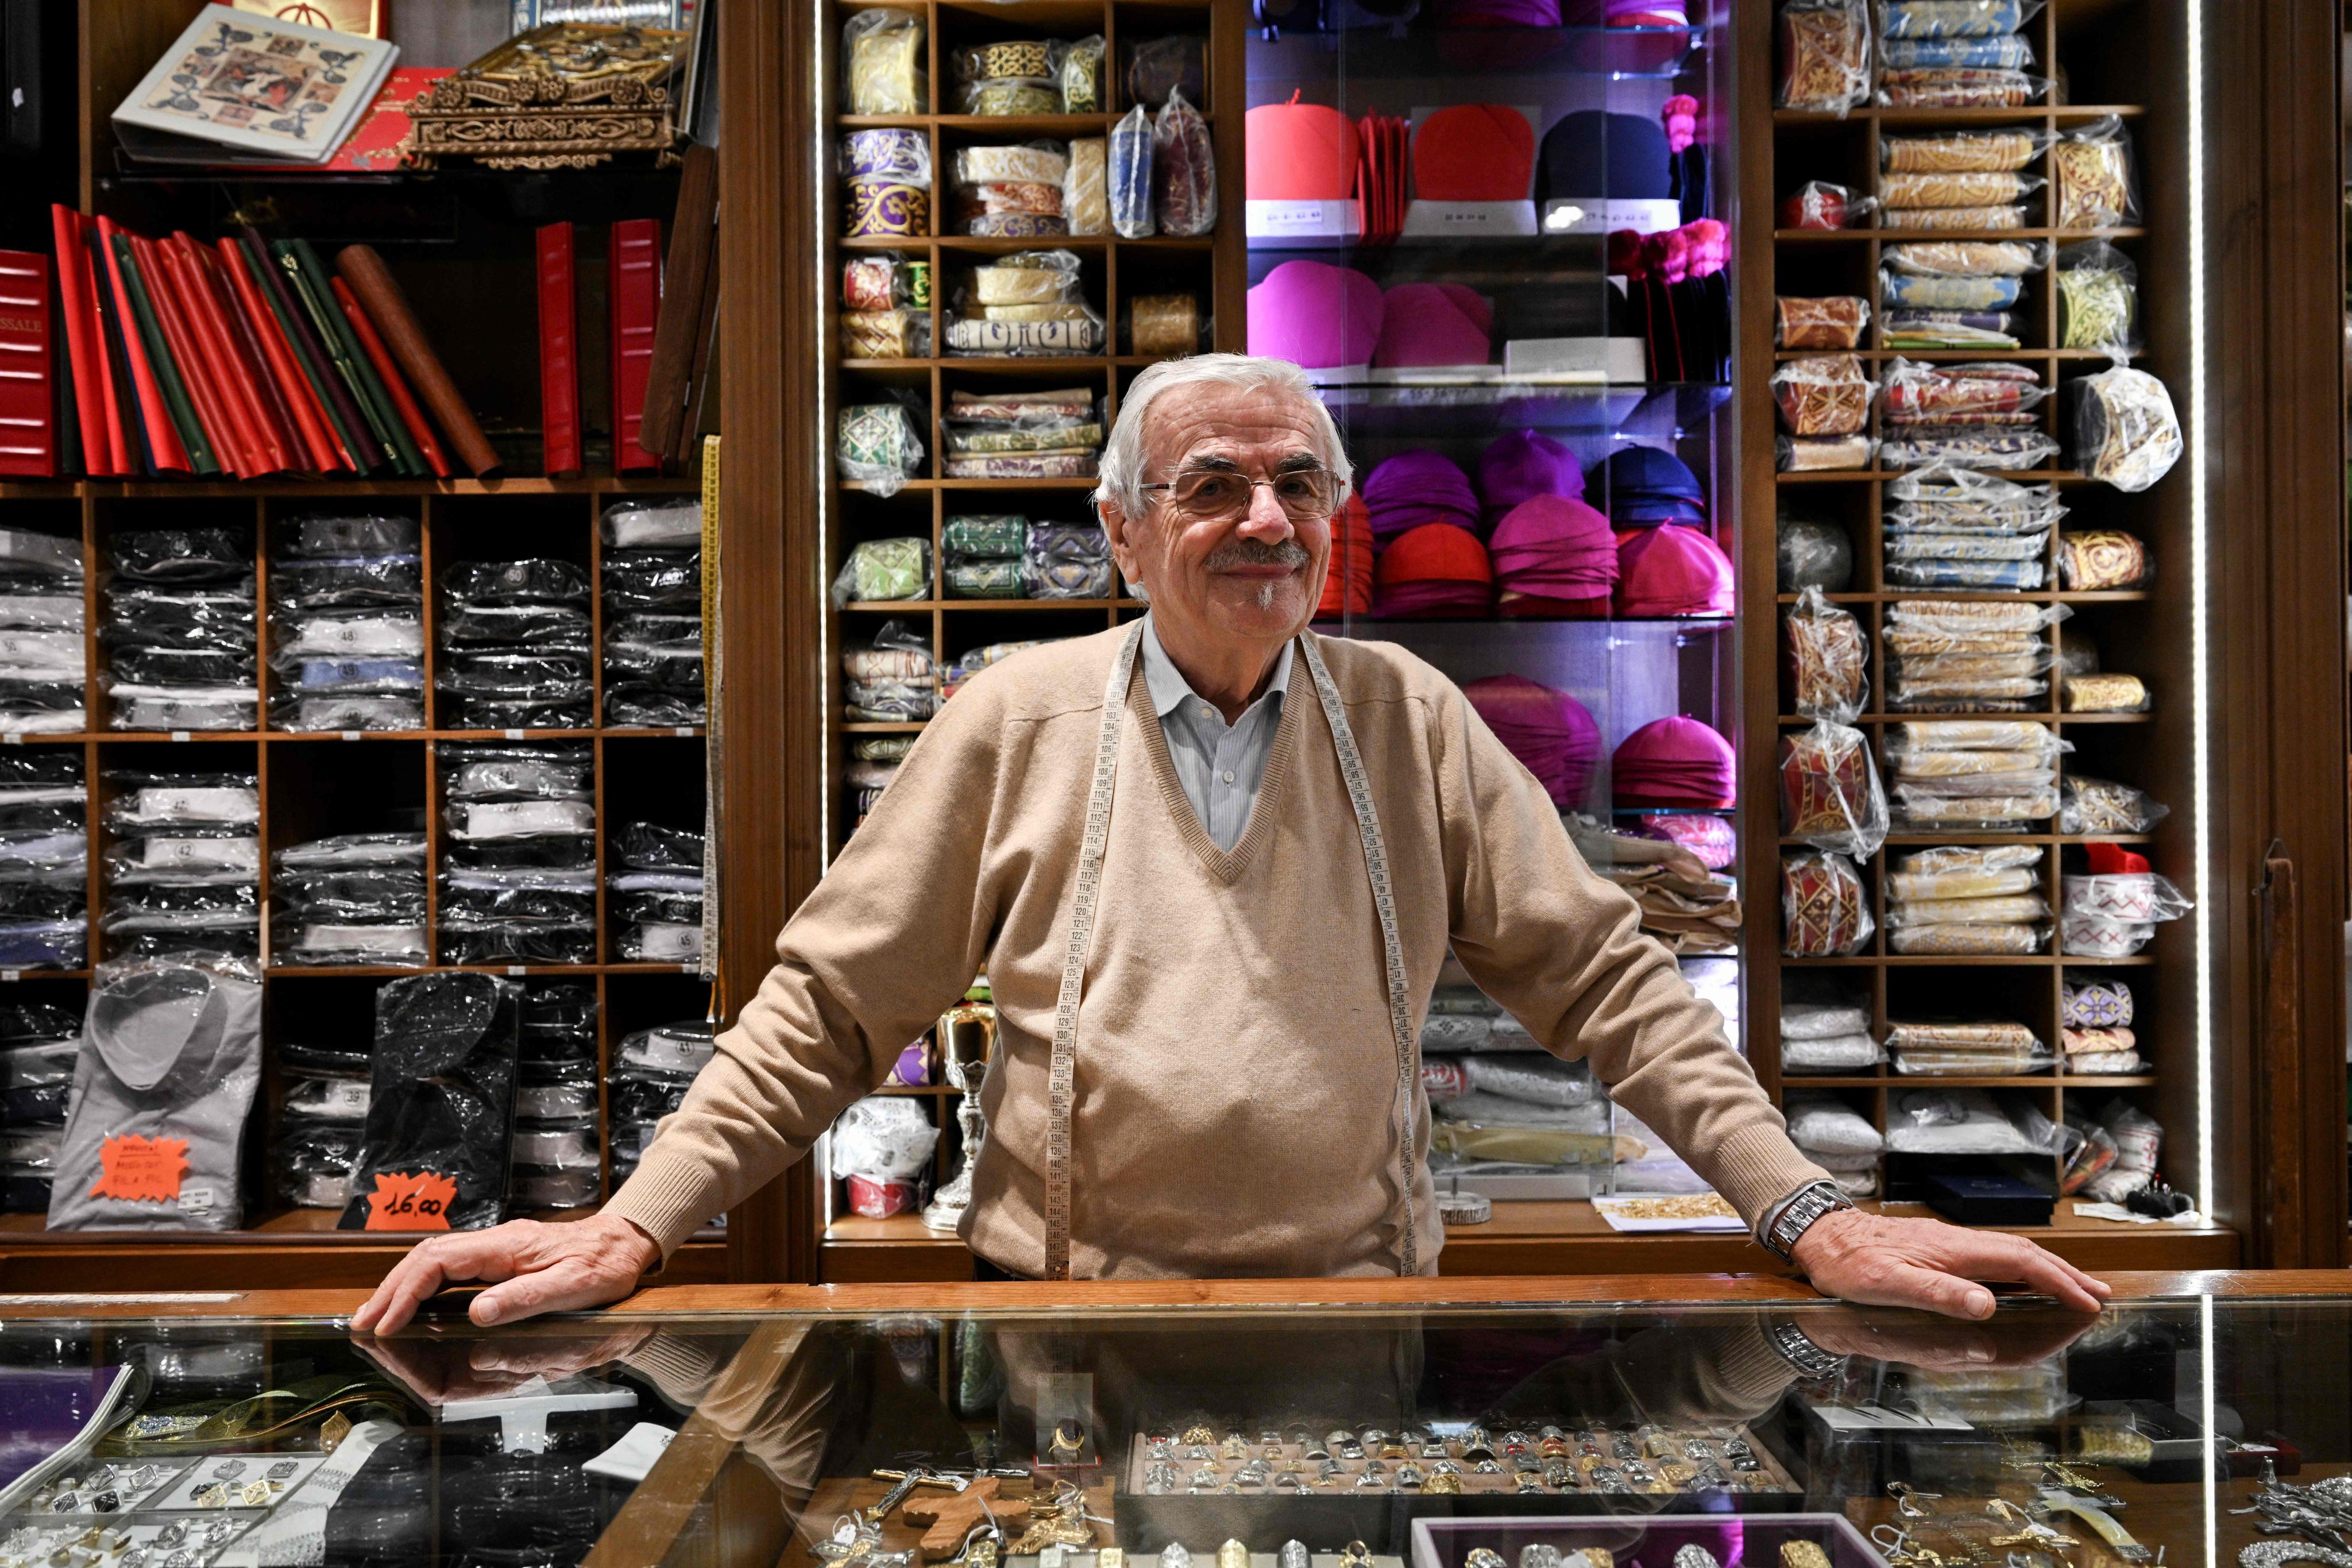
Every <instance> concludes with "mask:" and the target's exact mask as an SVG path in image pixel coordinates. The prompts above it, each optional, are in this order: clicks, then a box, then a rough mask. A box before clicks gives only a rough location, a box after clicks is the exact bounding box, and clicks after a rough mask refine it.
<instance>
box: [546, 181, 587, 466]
mask: <svg viewBox="0 0 2352 1568" xmlns="http://www.w3.org/2000/svg"><path fill="white" fill-rule="evenodd" d="M576 300H577V295H576V294H575V293H574V291H573V289H572V226H571V225H570V224H568V223H551V224H549V225H547V226H545V227H543V228H541V230H540V231H539V428H540V441H541V447H543V448H544V449H543V451H542V453H541V458H540V466H541V471H542V472H545V473H549V474H576V473H578V472H579V471H580V470H581V469H582V468H585V467H586V466H587V464H586V462H585V460H584V459H583V458H582V457H581V455H580V313H579V309H578V306H577V304H576Z"/></svg>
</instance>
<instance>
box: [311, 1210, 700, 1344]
mask: <svg viewBox="0 0 2352 1568" xmlns="http://www.w3.org/2000/svg"><path fill="white" fill-rule="evenodd" d="M660 1261H661V1248H660V1247H657V1246H656V1245H655V1243H654V1239H653V1237H649V1236H647V1235H646V1233H645V1232H644V1231H642V1230H639V1229H638V1228H637V1227H636V1226H634V1225H631V1224H630V1223H629V1222H628V1221H627V1220H625V1219H622V1218H620V1217H619V1216H617V1215H610V1216H607V1215H599V1216H597V1217H595V1218H593V1219H583V1220H569V1221H566V1222H564V1223H562V1224H561V1225H542V1224H541V1223H540V1222H539V1221H537V1220H530V1219H517V1220H509V1221H508V1222H507V1223H506V1224H504V1225H500V1226H491V1227H490V1228H489V1229H488V1230H475V1231H452V1232H450V1233H449V1234H448V1235H447V1236H436V1237H432V1238H431V1239H430V1240H426V1241H420V1242H418V1243H417V1244H416V1246H415V1247H414V1248H413V1249H411V1250H410V1252H409V1254H408V1256H407V1257H405V1258H402V1259H401V1260H400V1261H399V1262H398V1263H396V1264H394V1266H393V1269H392V1272H391V1273H389V1274H387V1275H385V1276H384V1277H383V1284H381V1285H379V1286H377V1287H376V1288H375V1294H374V1295H373V1296H371V1297H369V1298H368V1299H367V1303H366V1305H364V1306H362V1307H361V1308H360V1310H358V1311H356V1312H354V1313H352V1328H353V1329H354V1330H358V1331H371V1330H372V1331H374V1332H376V1333H379V1334H389V1333H392V1332H394V1331H397V1330H399V1329H401V1328H403V1327H404V1326H405V1325H406V1324H407V1322H408V1321H409V1319H411V1318H413V1317H415V1315H416V1309H417V1308H418V1307H420V1306H422V1305H424V1304H425V1300H426V1299H427V1298H429V1297H430V1296H432V1294H433V1293H434V1292H435V1291H436V1290H438V1289H441V1288H442V1287H443V1286H444V1285H454V1284H457V1283H459V1282H461V1281H464V1280H468V1279H484V1280H488V1281H490V1282H491V1284H492V1286H493V1288H492V1289H488V1290H485V1291H483V1292H482V1293H481V1294H480V1295H479V1296H477V1297H476V1298H474V1305H473V1308H472V1310H470V1311H469V1312H468V1313H467V1316H469V1317H471V1318H472V1319H473V1321H475V1322H477V1323H478V1324H480V1325H482V1326H483V1327H485V1328H487V1327H488V1326H489V1325H490V1324H492V1323H510V1322H513V1321H516V1320H517V1319H520V1318H528V1317H531V1316H534V1315H536V1314H538V1313H541V1312H567V1311H575V1310H579V1309H581V1308H583V1307H601V1306H603V1305H604V1304H605V1303H606V1302H608V1301H617V1300H620V1299H621V1298H622V1297H624V1296H626V1295H627V1294H629V1292H631V1291H632V1290H635V1289H636V1288H637V1279H638V1277H639V1276H640V1275H642V1274H644V1273H645V1271H646V1269H648V1268H653V1267H654V1266H655V1265H656V1264H657V1263H659V1262H660Z"/></svg>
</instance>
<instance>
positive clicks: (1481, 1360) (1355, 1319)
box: [0, 1275, 2352, 1568]
mask: <svg viewBox="0 0 2352 1568" xmlns="http://www.w3.org/2000/svg"><path fill="white" fill-rule="evenodd" d="M2119 1286H2120V1288H2119V1289H2118V1299H2117V1300H2116V1303H2115V1304H2114V1305H2112V1306H2110V1308H2109V1309H2108V1310H2106V1311H2105V1313H2103V1314H2102V1315H2101V1316H2099V1317H2098V1318H2096V1319H2086V1318H2081V1317H2075V1316H2070V1315H2063V1314H2060V1313H2058V1312H2056V1311H2054V1310H2052V1309H2051V1308H2049V1307H2048V1306H2047V1305H2044V1304H2037V1303H2035V1302H2033V1301H2032V1300H2010V1301H2005V1302H2004V1304H2003V1306H2002V1308H2001V1310H2000V1312H1999V1313H1998V1314H1997V1316H1996V1317H1995V1318H1994V1319H1993V1320H1992V1321H1990V1322H1988V1323H1985V1324H1981V1325H1964V1324H1958V1323H1951V1322H1946V1321H1938V1320H1932V1319H1927V1318H1924V1317H1921V1316H1918V1315H1916V1314H1909V1313H1896V1312H1880V1311H1869V1310H1855V1309H1850V1308H1845V1307H1842V1306H1836V1305H1832V1304H1829V1303H1824V1302H1821V1301H1819V1300H1814V1299H1811V1298H1809V1297H1807V1296H1806V1295H1805V1294H1804V1293H1803V1291H1802V1290H1801V1288H1800V1287H1794V1286H1790V1285H1786V1284H1784V1283H1782V1282H1778V1281H1765V1280H1746V1279H1650V1280H1628V1279H1618V1280H1536V1281H1480V1280H1466V1281H1460V1280H1427V1281H1410V1282H1393V1281H1391V1282H1379V1283H1374V1282H1352V1283H1346V1284H1341V1283H1336V1282H1335V1283H1333V1284H1330V1285H1325V1284H1321V1283H1317V1282H1310V1283H1306V1284H1297V1285H1291V1284H1276V1283H1265V1282H1261V1283H1257V1284H1255V1285H1240V1284H1237V1285H1233V1286H1223V1287H1221V1286H1215V1285H1206V1284H1203V1285H1178V1286H1167V1287H1136V1288H1120V1287H1097V1286H1059V1287H1051V1286H1006V1287H986V1286H982V1287H972V1286H965V1287H954V1288H929V1287H897V1288H891V1289H804V1288H774V1289H755V1288H705V1289H669V1290H654V1291H648V1292H646V1293H644V1294H642V1295H641V1296H639V1297H638V1298H636V1299H635V1300H634V1301H632V1302H631V1303H628V1304H627V1305H626V1306H625V1307H624V1308H623V1309H620V1310H614V1311H611V1312H606V1313H601V1314H594V1315H586V1316H577V1317H570V1318H558V1319H552V1320H547V1321H539V1322H532V1323H526V1324H521V1325H517V1326H512V1327H508V1328H502V1329H497V1330H484V1329H478V1328H476V1327H474V1326H472V1325H471V1324H470V1323H468V1322H467V1321H466V1320H465V1319H464V1318H463V1317H462V1316H460V1315H457V1312H458V1310H462V1305H463V1298H462V1297H460V1298H457V1299H456V1303H455V1308H454V1309H452V1310H445V1311H444V1312H442V1313H441V1314H440V1315H438V1316H435V1317H432V1318H429V1319H427V1320H425V1321H420V1323H419V1324H418V1325H417V1326H416V1327H415V1328H413V1329H411V1330H409V1331H404V1332H403V1333H401V1334H399V1335H396V1336H392V1337H388V1338H377V1337H374V1336H370V1335H356V1336H355V1335H352V1333H351V1332H350V1331H348V1329H347V1328H346V1327H345V1325H344V1321H343V1320H344V1318H345V1317H346V1316H347V1314H348V1312H349V1310H350V1309H351V1308H352V1307H353V1306H356V1305H357V1302H358V1300H359V1299H360V1298H359V1297H358V1296H356V1295H350V1296H348V1299H346V1298H345V1296H344V1295H342V1294H341V1293H338V1294H337V1295H335V1296H334V1297H332V1298H329V1297H326V1296H324V1295H323V1294H321V1295H313V1296H292V1295H287V1296H272V1295H270V1294H268V1293H257V1294H254V1295H250V1296H237V1295H234V1294H226V1293H225V1294H221V1295H205V1296H194V1295H191V1296H185V1297H174V1296H168V1295H166V1296H156V1297H146V1298H139V1297H129V1298H37V1297H9V1298H5V1299H0V1564H7V1565H15V1564H26V1565H30V1564H35V1563H55V1564H63V1565H76V1564H98V1565H101V1568H114V1565H117V1564H122V1565H128V1568H166V1565H168V1568H197V1565H199V1564H213V1563H221V1564H237V1563H255V1564H258V1563H349V1564H355V1565H357V1564H366V1565H370V1568H377V1565H383V1568H389V1565H392V1564H408V1563H415V1564H420V1565H422V1564H436V1565H437V1564H448V1565H452V1568H464V1565H476V1564H478V1565H482V1568H488V1565H490V1564H512V1565H569V1564H573V1563H593V1564H622V1563H647V1564H649V1563H678V1564H688V1563H693V1564H701V1563H712V1564H717V1563H761V1564H776V1565H779V1568H921V1565H922V1564H926V1563H953V1564H957V1565H959V1568H1184V1565H1185V1564H1187V1563H1189V1564H1192V1568H1212V1564H1213V1565H1214V1568H1406V1565H1407V1564H1410V1565H1411V1568H1496V1565H1497V1564H1498V1563H1499V1564H1501V1568H1709V1565H1710V1564H1712V1565H1713V1568H1961V1565H1963V1564H1967V1565H1969V1568H2121V1565H2126V1564H2138V1563H2169V1564H2171V1565H2173V1568H2183V1565H2186V1564H2194V1563H2203V1564H2211V1565H2215V1568H2219V1565H2221V1564H2223V1563H2229V1564H2236V1565H2239V1568H2282V1565H2283V1564H2284V1563H2288V1562H2292V1561H2298V1560H2302V1561H2311V1562H2316V1563H2330V1564H2334V1565H2335V1568H2352V1550H2347V1547H2352V1542H2347V1539H2346V1536H2347V1532H2352V1479H2345V1478H2347V1476H2352V1276H2348V1275H2329V1276H2260V1275H2239V1276H2168V1277H2144V1278H2142V1279H2137V1280H2134V1279H2125V1280H2122V1281H2119ZM1546 1292H1549V1293H1551V1299H1550V1300H1545V1299H1544V1296H1545V1293H1546ZM2334 1292H2341V1293H2340V1294H2339V1293H2334ZM1612 1293H1613V1294H1618V1295H1628V1296H1632V1295H1639V1296H1643V1297H1647V1298H1652V1299H1651V1300H1643V1301H1638V1302H1615V1301H1611V1300H1602V1299H1601V1297H1602V1296H1604V1295H1607V1294H1612ZM1577 1295H1589V1296H1591V1297H1592V1298H1593V1299H1591V1300H1573V1299H1570V1298H1572V1297H1574V1296H1577ZM1677 1297H1683V1298H1688V1297H1697V1298H1700V1299H1699V1300H1675V1298H1677ZM2244 1510H2254V1511H2252V1512H2248V1511H2244ZM1580 1553H1581V1554H1582V1555H1581V1556H1580V1555H1579V1554H1580Z"/></svg>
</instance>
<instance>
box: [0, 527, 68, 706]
mask: <svg viewBox="0 0 2352 1568" xmlns="http://www.w3.org/2000/svg"><path fill="white" fill-rule="evenodd" d="M82 630H83V611H82V559H81V542H80V541H79V539H70V538H67V537H65V536H63V535H58V534H47V533H35V532H33V531H30V530H27V529H21V528H0V734H5V735H42V734H65V733H69V732H71V731H77V730H81V729H86V728H87V727H88V725H89V717H88V710H87V709H86V708H85V706H84V702H83V697H82V692H83V689H84V688H83V680H84V677H85V675H86V673H87V669H88V664H89V660H88V657H87V654H86V651H85V648H86V645H85V643H84V642H83V638H82Z"/></svg>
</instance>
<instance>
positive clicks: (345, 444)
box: [228, 237, 372, 473]
mask: <svg viewBox="0 0 2352 1568" xmlns="http://www.w3.org/2000/svg"><path fill="white" fill-rule="evenodd" d="M228 243H229V249H230V251H231V252H232V253H233V254H234V255H235V256H236V258H237V260H238V261H239V262H240V263H242V264H243V265H244V268H245V270H246V275H247V277H249V278H251V279H253V286H254V288H255V289H256V290H257V291H258V292H259V293H260V295H261V300H262V303H263V304H265V305H267V306H268V307H269V313H270V314H271V315H273V316H275V317H277V318H278V331H280V332H281V333H283V334H284V335H285V338H286V346H287V348H288V349H289V350H290V351H292V353H293V355H294V363H296V364H297V365H299V366H300V367H301V370H302V379H303V380H305V381H307V382H309V383H310V391H311V394H312V395H314V396H316V397H317V398H318V400H319V411H320V413H321V414H324V415H325V416H327V427H328V428H329V429H331V430H332V431H333V432H334V433H335V440H336V441H337V443H338V444H340V445H341V447H342V448H343V451H344V452H345V453H346V454H347V455H348V456H349V457H350V458H351V459H352V461H353V462H354V463H356V464H358V465H359V468H360V472H362V473H365V472H367V470H368V468H369V466H370V465H369V463H368V453H369V452H370V450H371V449H372V448H371V445H370V443H369V441H368V437H367V432H366V431H364V430H353V429H352V428H350V427H349V426H346V425H345V424H344V423H343V416H342V415H341V412H340V411H339V410H338V408H337V407H336V403H335V399H334V397H333V396H332V395H331V394H330V393H329V392H328V390H327V377H329V376H331V375H332V374H335V369H334V366H332V365H324V364H320V363H316V361H315V360H314V358H313V357H312V355H311V353H310V347H309V345H308V344H307V343H306V342H304V341H303V337H302V331H301V327H300V325H299V323H298V322H296V321H295V320H294V319H293V318H292V317H291V316H289V315H288V314H287V310H286V301H285V300H283V299H281V298H280V297H279V295H278V290H277V289H275V288H273V287H272V286H271V279H270V269H271V268H273V267H275V266H276V265H277V263H275V262H274V261H272V260H271V259H270V258H269V253H268V251H265V250H262V249H260V247H258V245H257V243H256V242H254V241H252V240H247V239H239V238H236V237H231V238H230V240H229V242H228Z"/></svg>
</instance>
